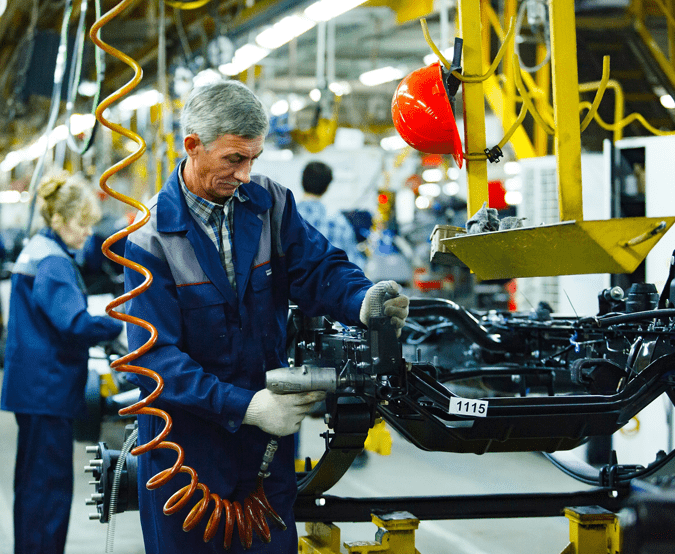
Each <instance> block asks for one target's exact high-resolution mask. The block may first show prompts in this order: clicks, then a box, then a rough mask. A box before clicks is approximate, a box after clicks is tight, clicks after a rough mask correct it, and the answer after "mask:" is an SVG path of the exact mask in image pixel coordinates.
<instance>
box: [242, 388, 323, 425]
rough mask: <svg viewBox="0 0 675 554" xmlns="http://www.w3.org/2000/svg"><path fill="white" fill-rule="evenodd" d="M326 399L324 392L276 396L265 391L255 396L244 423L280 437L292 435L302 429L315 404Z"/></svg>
mask: <svg viewBox="0 0 675 554" xmlns="http://www.w3.org/2000/svg"><path fill="white" fill-rule="evenodd" d="M324 398H326V393H325V392H323V391H312V392H300V393H294V394H276V393H273V392H272V391H269V390H267V389H263V390H261V391H258V392H256V393H255V394H254V395H253V398H252V399H251V403H250V404H249V405H248V409H247V410H246V415H244V419H243V421H242V423H244V424H246V425H255V426H256V427H260V429H262V430H263V431H265V432H266V433H269V434H270V435H276V436H278V437H285V436H286V435H292V434H293V433H295V432H297V431H298V430H299V429H300V423H302V420H303V419H304V418H305V416H306V415H307V414H308V413H309V412H310V411H311V409H312V407H313V406H314V404H315V403H316V402H319V401H320V400H323V399H324Z"/></svg>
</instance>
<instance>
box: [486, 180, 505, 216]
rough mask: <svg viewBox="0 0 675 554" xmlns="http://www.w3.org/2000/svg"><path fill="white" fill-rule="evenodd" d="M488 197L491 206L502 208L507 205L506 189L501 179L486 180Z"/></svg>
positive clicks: (496, 208) (497, 208)
mask: <svg viewBox="0 0 675 554" xmlns="http://www.w3.org/2000/svg"><path fill="white" fill-rule="evenodd" d="M488 198H489V204H490V207H491V208H494V209H495V210H504V209H506V208H508V207H509V205H508V204H507V203H506V189H505V188H504V185H502V182H501V181H488Z"/></svg>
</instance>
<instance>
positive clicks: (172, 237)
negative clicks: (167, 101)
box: [126, 81, 408, 554]
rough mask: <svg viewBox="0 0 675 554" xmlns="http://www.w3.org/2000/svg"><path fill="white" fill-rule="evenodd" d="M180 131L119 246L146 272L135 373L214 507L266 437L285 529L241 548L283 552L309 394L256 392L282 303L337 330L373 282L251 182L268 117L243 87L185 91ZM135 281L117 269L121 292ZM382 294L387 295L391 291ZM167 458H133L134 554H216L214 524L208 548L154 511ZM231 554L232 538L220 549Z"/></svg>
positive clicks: (245, 474)
mask: <svg viewBox="0 0 675 554" xmlns="http://www.w3.org/2000/svg"><path fill="white" fill-rule="evenodd" d="M181 124H182V127H183V134H184V139H183V144H184V147H185V151H186V153H187V156H186V158H185V159H183V160H181V161H180V162H179V163H178V165H177V166H176V168H175V169H174V171H173V173H172V174H171V176H170V177H169V179H168V181H167V182H166V183H165V184H164V186H163V188H162V190H161V191H160V192H159V193H158V194H157V195H156V196H155V197H154V198H153V199H151V200H150V201H149V202H148V207H149V209H150V212H151V219H150V222H149V223H148V224H146V225H145V226H143V227H142V228H141V229H139V230H138V231H136V232H135V233H133V234H132V235H131V236H130V237H129V240H128V242H127V248H126V257H127V258H129V259H132V260H134V261H136V262H138V263H140V264H142V265H143V266H145V267H146V268H148V269H149V270H150V271H151V272H152V274H153V278H154V281H153V284H152V286H151V287H150V288H149V289H148V290H147V291H146V292H144V293H142V294H140V295H139V296H138V297H137V298H134V299H133V300H132V301H130V302H129V303H128V311H129V313H130V314H131V315H133V316H137V317H141V318H142V319H144V320H147V321H149V322H150V323H152V324H153V325H155V326H156V328H157V330H158V340H157V343H156V345H155V346H154V347H153V348H152V349H151V350H150V351H149V352H148V353H147V354H145V355H144V356H142V357H141V358H140V359H139V360H138V362H137V363H138V365H141V366H143V367H148V368H150V369H152V370H154V371H157V372H158V373H159V374H160V375H162V377H163V379H164V383H165V387H164V390H163V392H162V393H161V395H160V397H159V398H158V399H157V400H156V401H155V402H153V405H154V406H157V407H160V408H162V409H165V410H166V411H167V412H168V413H169V414H170V415H171V417H172V420H173V429H172V431H171V434H170V436H169V440H172V441H174V442H176V443H178V444H180V445H181V446H182V447H183V448H184V449H185V463H186V465H189V466H191V467H192V468H194V469H195V470H196V472H197V474H198V476H199V480H200V482H202V483H204V484H206V485H207V486H208V487H209V488H210V490H211V492H213V493H217V494H218V495H219V496H220V497H222V498H227V499H229V500H231V501H235V500H237V501H239V502H243V500H244V499H245V498H246V497H247V496H248V495H249V493H250V492H251V491H252V490H254V488H255V485H256V478H257V475H258V470H259V467H260V462H261V460H262V457H263V453H264V451H265V447H266V445H267V444H268V441H269V439H270V437H271V436H277V437H280V438H279V439H278V443H279V447H278V451H277V452H276V455H275V457H274V460H273V462H272V464H271V466H270V468H269V472H270V476H269V477H268V478H267V479H266V480H265V491H266V494H267V498H268V499H269V502H270V504H271V505H272V507H273V508H274V509H275V510H276V511H277V512H278V513H279V515H280V516H281V517H282V518H283V519H284V521H285V522H286V524H287V525H288V529H287V530H285V531H280V530H277V529H276V528H274V526H271V527H272V529H271V532H272V536H271V542H270V543H268V544H266V543H263V542H262V541H260V540H258V539H257V538H254V541H253V545H252V548H251V550H248V551H249V552H250V551H253V552H274V553H282V554H283V553H286V554H290V553H291V552H293V553H295V552H297V548H298V545H297V535H296V531H295V524H294V518H293V503H294V500H295V495H296V479H295V473H294V459H293V438H292V436H291V435H292V434H293V433H294V432H295V431H297V429H298V428H299V426H300V422H301V421H302V419H303V417H304V416H305V414H306V413H307V411H308V410H309V409H310V408H311V406H312V405H313V404H314V403H315V402H316V401H317V399H320V398H321V397H322V394H321V393H303V394H290V395H285V396H281V395H276V394H273V393H270V392H269V391H267V390H266V389H265V388H264V384H265V372H266V371H267V370H270V369H274V368H277V367H282V366H285V365H288V364H287V355H286V352H285V344H286V336H285V334H286V331H285V329H286V319H287V314H288V304H289V301H293V302H295V303H296V304H297V305H298V306H299V307H300V308H301V309H302V310H303V311H304V312H305V313H306V314H307V315H309V316H316V315H319V314H326V315H328V316H330V317H332V318H334V319H335V320H338V321H341V322H343V323H345V324H349V325H367V323H368V321H367V317H368V314H369V313H370V310H369V304H370V303H371V301H372V298H373V297H374V296H375V294H374V292H373V286H374V285H373V283H372V282H371V281H369V280H368V279H367V278H366V277H365V276H364V274H363V273H362V272H361V270H360V269H359V268H358V267H357V266H356V265H354V264H352V263H351V262H349V261H348V259H347V258H346V256H345V254H344V253H343V252H342V251H340V250H338V249H336V248H334V247H333V246H331V245H330V243H329V242H328V241H327V240H326V239H325V238H324V237H322V236H321V235H319V234H317V233H316V232H313V230H311V229H310V228H309V227H308V226H307V225H306V223H305V222H304V220H303V219H302V218H301V217H300V216H299V215H298V212H297V209H296V204H295V200H294V198H293V195H292V194H291V192H290V191H289V190H288V189H286V188H284V187H283V186H281V185H279V184H277V183H276V182H274V181H272V180H270V179H269V178H267V177H265V176H262V175H252V174H251V166H252V165H253V163H254V162H255V160H256V159H257V158H258V157H259V156H260V154H261V153H262V150H263V145H264V140H265V135H266V134H267V130H268V120H267V115H266V113H265V110H264V108H263V106H262V104H261V103H260V101H259V99H258V98H257V97H256V96H255V95H254V94H253V93H252V92H251V91H250V90H249V89H248V88H246V87H245V86H244V85H242V84H241V83H239V82H236V81H224V82H218V83H215V84H211V85H208V86H204V87H200V88H196V89H195V90H193V91H192V92H191V94H190V96H189V97H188V99H187V101H186V103H185V106H184V108H183V112H182V115H181ZM142 280H143V278H142V276H141V275H139V274H138V273H136V272H135V271H127V273H126V287H127V289H128V290H130V289H132V288H134V287H136V286H138V285H139V284H140V283H141V282H142ZM389 286H390V288H391V290H392V292H393V293H396V291H397V285H396V284H395V283H393V282H392V283H390V284H389ZM407 313H408V299H407V298H406V297H405V296H397V297H395V298H393V299H391V300H388V301H387V302H386V303H385V314H387V315H389V316H391V318H392V324H394V325H396V326H397V327H401V326H402V325H403V324H404V320H405V318H406V316H407ZM128 339H129V347H130V349H136V348H138V347H139V346H140V345H141V344H143V343H144V342H145V341H146V340H147V339H148V334H147V332H146V331H144V330H142V329H141V328H140V327H137V326H134V325H129V326H128ZM130 380H132V381H134V382H136V383H137V384H138V385H139V386H140V388H141V394H142V395H147V394H149V392H150V391H152V390H153V389H154V382H153V381H151V380H150V379H149V378H147V377H139V376H136V375H132V376H131V377H130ZM163 426H164V422H163V420H162V419H161V418H158V417H153V416H148V415H141V416H139V441H140V442H141V443H146V442H148V441H149V440H151V439H152V438H153V437H155V436H156V435H157V434H158V433H159V432H160V431H161V429H162V428H163ZM175 460H176V455H175V453H174V452H173V451H172V450H169V449H153V450H151V451H150V452H148V453H146V454H142V455H141V456H140V457H139V461H138V462H139V479H140V483H139V492H140V515H141V523H142V527H143V535H144V541H145V546H146V552H147V553H148V554H159V553H161V554H166V553H168V552H191V553H202V552H221V551H222V548H223V535H224V531H223V524H222V523H221V525H220V527H221V528H220V529H219V530H218V532H217V534H216V536H215V538H214V539H213V540H211V541H210V542H208V543H205V542H204V540H203V538H202V536H203V529H204V527H205V525H206V521H202V522H201V523H200V524H199V525H198V526H197V529H195V530H193V531H190V532H188V533H185V532H183V530H182V522H183V520H184V517H185V515H186V514H187V512H188V509H187V508H185V509H184V511H183V512H181V513H180V514H178V515H172V516H169V517H167V516H165V515H163V514H162V507H163V506H164V504H165V502H166V501H167V499H168V498H169V497H170V496H171V495H172V494H173V493H174V492H175V491H176V490H178V489H179V488H180V487H182V486H184V485H185V484H186V483H187V477H184V476H182V475H180V476H177V477H175V478H174V479H172V480H171V481H170V482H169V483H168V484H166V485H164V486H162V487H160V488H158V489H156V490H147V489H146V487H145V483H146V482H147V481H148V480H149V479H150V478H151V477H152V476H153V475H155V474H157V473H159V472H160V471H162V470H164V469H166V468H169V467H171V466H172V465H173V464H174V463H175ZM199 495H200V493H198V494H197V495H196V496H195V500H194V501H193V502H191V503H190V505H194V504H195V503H196V502H197V500H198V497H199ZM209 513H210V511H209ZM203 519H204V520H207V519H208V517H204V518H203ZM236 534H238V533H237V531H235V535H236ZM243 550H244V547H243V546H242V545H241V544H240V543H239V541H238V540H237V539H236V538H235V539H234V540H233V541H232V550H231V551H233V552H240V551H243Z"/></svg>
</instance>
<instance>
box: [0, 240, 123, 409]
mask: <svg viewBox="0 0 675 554" xmlns="http://www.w3.org/2000/svg"><path fill="white" fill-rule="evenodd" d="M121 331H122V323H120V322H119V321H116V320H114V319H112V318H111V317H109V316H92V315H90V314H89V313H88V312H87V296H86V294H85V291H84V285H83V282H82V277H81V276H80V273H79V270H78V268H77V266H76V265H75V262H74V260H73V256H72V254H71V253H70V252H69V251H68V248H67V247H66V245H65V244H64V243H63V241H62V240H61V238H60V237H59V236H58V235H57V234H56V233H54V232H53V231H52V230H51V229H43V230H41V231H40V232H39V233H38V234H36V235H35V236H34V237H33V238H31V240H30V241H29V242H28V244H27V245H26V246H25V248H24V249H23V250H22V251H21V254H19V257H18V258H17V261H16V263H15V264H14V267H13V272H12V288H11V293H10V300H9V319H8V322H7V345H6V348H5V375H4V379H3V383H2V400H1V403H0V407H1V408H2V409H3V410H9V411H12V412H17V413H24V414H36V415H49V416H60V417H67V418H74V417H84V416H85V415H86V410H85V404H84V387H85V384H86V382H87V371H88V370H87V365H88V360H89V348H90V347H91V346H94V345H95V344H97V343H99V342H102V341H106V340H112V339H114V338H115V337H117V335H119V334H120V332H121Z"/></svg>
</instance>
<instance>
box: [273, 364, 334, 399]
mask: <svg viewBox="0 0 675 554" xmlns="http://www.w3.org/2000/svg"><path fill="white" fill-rule="evenodd" d="M265 387H266V388H267V389H268V390H271V391H272V392H274V393H276V394H289V393H296V392H309V391H314V390H322V391H326V392H335V391H336V390H337V371H336V370H335V368H332V367H314V366H309V365H302V366H300V367H280V368H278V369H272V370H270V371H268V372H267V373H266V374H265Z"/></svg>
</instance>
